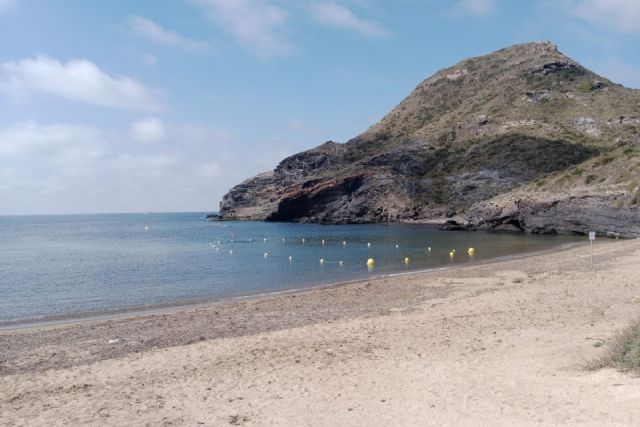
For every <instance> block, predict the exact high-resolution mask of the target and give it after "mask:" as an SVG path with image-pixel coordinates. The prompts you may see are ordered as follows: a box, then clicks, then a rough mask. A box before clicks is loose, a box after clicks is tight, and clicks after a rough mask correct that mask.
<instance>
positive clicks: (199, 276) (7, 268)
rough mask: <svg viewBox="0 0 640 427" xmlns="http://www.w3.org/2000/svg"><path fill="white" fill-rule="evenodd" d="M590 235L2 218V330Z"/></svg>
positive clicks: (155, 218)
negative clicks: (470, 250) (471, 249)
mask: <svg viewBox="0 0 640 427" xmlns="http://www.w3.org/2000/svg"><path fill="white" fill-rule="evenodd" d="M579 240H580V239H579V238H577V237H571V236H550V235H528V234H506V233H489V232H479V231H476V232H452V231H441V230H439V229H438V228H437V227H435V226H430V225H418V224H388V225H387V224H375V225H373V224H372V225H317V224H295V223H271V222H245V221H242V222H221V221H211V220H209V219H207V218H205V214H204V213H202V212H189V213H147V214H143V213H140V214H99V215H55V216H53V215H52V216H1V217H0V327H4V328H6V327H13V326H16V325H28V324H34V323H44V324H46V323H48V322H59V321H67V320H74V319H81V318H87V317H90V318H92V317H100V316H109V315H119V314H121V313H127V312H136V311H145V310H151V309H160V308H166V307H173V306H179V305H184V304H197V303H203V302H210V301H217V300H225V299H233V298H245V297H252V296H256V295H263V294H273V293H278V292H284V291H289V290H298V289H307V288H311V287H316V286H321V285H329V284H335V283H343V282H348V281H352V280H358V279H366V278H373V277H379V276H389V275H396V274H404V273H407V272H413V271H419V270H429V269H438V268H448V267H455V266H462V265H472V264H474V263H479V262H486V261H488V260H491V259H497V258H502V257H513V256H518V255H522V254H526V253H531V252H538V251H545V250H550V249H554V248H560V247H562V246H567V245H572V244H575V243H577V242H578V241H579ZM469 248H474V249H475V251H474V252H473V253H472V254H469V251H468V250H469ZM453 251H455V252H453ZM452 252H453V253H452ZM370 259H371V260H373V262H369V265H367V264H368V260H370ZM371 264H373V265H371ZM389 286H393V281H389Z"/></svg>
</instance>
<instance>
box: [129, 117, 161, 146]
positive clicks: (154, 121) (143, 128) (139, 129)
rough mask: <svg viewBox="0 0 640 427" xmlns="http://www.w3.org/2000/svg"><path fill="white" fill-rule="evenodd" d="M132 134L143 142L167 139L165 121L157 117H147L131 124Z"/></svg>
mask: <svg viewBox="0 0 640 427" xmlns="http://www.w3.org/2000/svg"><path fill="white" fill-rule="evenodd" d="M131 136H132V138H133V139H134V140H136V141H138V142H142V143H150V142H159V141H162V140H163V139H165V137H166V131H165V126H164V122H163V121H162V120H160V119H159V118H157V117H146V118H144V119H140V120H138V121H136V122H134V123H133V124H132V125H131Z"/></svg>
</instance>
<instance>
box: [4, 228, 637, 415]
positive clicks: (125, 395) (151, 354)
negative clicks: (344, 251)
mask: <svg viewBox="0 0 640 427" xmlns="http://www.w3.org/2000/svg"><path fill="white" fill-rule="evenodd" d="M594 261H595V262H594V266H593V267H592V266H591V263H590V256H589V247H588V246H580V247H577V248H573V249H569V250H565V251H562V252H556V253H547V254H543V255H536V256H532V257H527V258H522V259H514V260H508V261H501V262H497V263H491V264H484V265H476V266H470V267H465V268H458V269H451V270H444V271H436V272H428V273H417V274H411V275H405V276H399V277H393V278H383V279H378V280H371V281H368V282H367V281H365V282H361V283H354V284H348V285H344V286H337V287H332V288H327V289H318V290H313V291H308V292H301V293H297V294H288V295H281V296H275V297H269V298H262V299H256V300H248V301H244V302H237V303H225V304H217V305H212V306H210V307H200V308H197V309H194V308H192V309H185V310H179V311H176V312H172V313H163V314H155V315H146V316H137V317H134V318H127V319H117V320H110V321H100V322H84V323H80V324H75V325H66V326H58V327H50V328H46V329H38V330H17V331H5V332H1V333H0V414H1V416H0V425H132V424H133V425H145V424H147V423H148V424H150V425H215V426H220V425H247V426H249V425H254V426H257V425H260V426H263V425H291V426H311V425H313V426H336V425H340V426H360V425H363V426H364V425H366V426H378V425H379V426H383V425H403V426H407V425H420V426H423V425H442V424H456V425H458V424H463V425H465V424H466V425H471V424H475V425H477V424H493V425H495V424H496V423H500V424H515V423H518V424H522V423H542V424H574V423H580V424H590V425H602V424H618V425H638V424H640V405H638V402H640V379H639V378H635V377H633V376H632V375H630V374H624V373H620V372H617V371H615V370H611V369H603V370H597V371H590V370H587V369H585V367H586V366H587V365H588V364H589V362H590V361H593V360H594V359H596V358H598V357H600V356H601V355H603V354H605V352H606V351H607V344H608V343H609V342H610V341H611V340H612V337H613V336H614V335H615V333H616V331H617V330H620V329H621V328H623V327H624V326H625V325H627V324H629V323H630V322H632V321H633V320H635V319H637V318H638V317H640V282H639V281H638V277H640V241H639V240H629V241H599V242H598V244H597V245H596V248H595V257H594Z"/></svg>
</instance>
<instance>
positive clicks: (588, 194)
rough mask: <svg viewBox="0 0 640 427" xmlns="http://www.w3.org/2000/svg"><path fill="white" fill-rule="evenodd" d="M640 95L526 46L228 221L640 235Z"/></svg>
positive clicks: (237, 192)
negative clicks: (409, 223) (423, 224)
mask: <svg viewBox="0 0 640 427" xmlns="http://www.w3.org/2000/svg"><path fill="white" fill-rule="evenodd" d="M639 152H640V91H638V90H633V89H628V88H625V87H623V86H621V85H619V84H616V83H613V82H611V81H610V80H608V79H606V78H604V77H602V76H598V75H597V74H595V73H593V72H591V71H589V70H588V69H586V68H584V67H583V66H581V65H580V64H578V63H577V62H576V61H573V60H572V59H570V58H568V57H566V56H565V55H563V54H562V53H560V52H559V51H558V50H557V48H556V46H555V45H553V44H551V43H548V42H541V43H527V44H521V45H516V46H512V47H509V48H506V49H502V50H499V51H497V52H494V53H491V54H489V55H486V56H481V57H477V58H471V59H466V60H464V61H462V62H460V63H458V64H456V65H454V66H453V67H450V68H447V69H445V70H442V71H439V72H438V73H436V74H434V75H433V76H431V77H429V78H428V79H426V80H425V81H423V82H422V83H420V84H419V85H418V86H417V87H416V89H415V90H414V91H413V92H412V93H411V94H410V95H409V96H408V97H407V98H405V99H404V100H403V101H402V102H401V103H400V104H399V105H398V106H397V107H396V108H394V109H393V110H392V111H391V112H390V113H389V114H388V115H387V116H386V117H384V118H383V119H382V120H381V121H380V122H378V123H377V124H375V125H373V126H372V127H371V128H369V129H368V130H367V131H365V132H364V133H362V134H361V135H359V136H357V137H355V138H353V139H352V140H350V141H348V142H347V143H345V144H339V143H335V142H331V141H330V142H326V143H324V144H322V145H320V146H318V147H316V148H314V149H311V150H308V151H305V152H302V153H299V154H295V155H293V156H291V157H288V158H286V159H284V160H283V161H282V162H280V164H279V165H278V166H277V167H276V169H275V170H274V171H272V172H266V173H263V174H260V175H257V176H255V177H253V178H250V179H248V180H247V181H245V182H243V183H241V184H239V185H237V186H235V187H234V188H232V189H231V190H230V191H229V192H228V193H227V194H226V195H225V196H224V197H223V199H222V201H221V203H220V219H223V220H224V219H240V220H245V219H246V220H273V221H300V222H317V223H369V222H387V221H403V220H416V221H427V220H436V219H439V220H442V219H450V220H453V221H455V222H453V224H457V225H459V226H460V227H462V228H464V229H473V228H483V229H498V230H518V231H527V232H536V233H585V232H586V231H588V230H590V229H593V230H596V231H599V232H603V233H607V232H609V233H620V234H621V235H630V236H631V235H640V210H639V204H640V156H638V153H639Z"/></svg>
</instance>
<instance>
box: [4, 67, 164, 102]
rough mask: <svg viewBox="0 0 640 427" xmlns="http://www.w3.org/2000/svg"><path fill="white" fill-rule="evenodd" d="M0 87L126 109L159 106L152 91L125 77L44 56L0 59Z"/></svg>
mask: <svg viewBox="0 0 640 427" xmlns="http://www.w3.org/2000/svg"><path fill="white" fill-rule="evenodd" d="M0 90H5V91H9V92H14V93H26V92H42V93H46V94H50V95H56V96H60V97H62V98H66V99H71V100H74V101H80V102H85V103H88V104H92V105H99V106H103V107H113V108H122V109H128V110H150V111H153V110H159V109H161V108H162V105H161V103H160V102H159V101H158V99H157V96H156V93H154V92H153V91H152V90H151V89H149V88H147V87H146V86H145V85H143V84H142V83H140V82H139V81H137V80H134V79H132V78H129V77H124V76H116V77H112V76H110V75H108V74H106V73H105V72H103V71H102V70H100V68H98V66H97V65H96V64H94V63H93V62H90V61H87V60H84V59H74V60H71V61H69V62H67V63H62V62H60V61H58V60H55V59H53V58H50V57H47V56H42V55H39V56H36V57H35V58H33V59H23V60H21V61H17V62H4V63H0Z"/></svg>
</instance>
